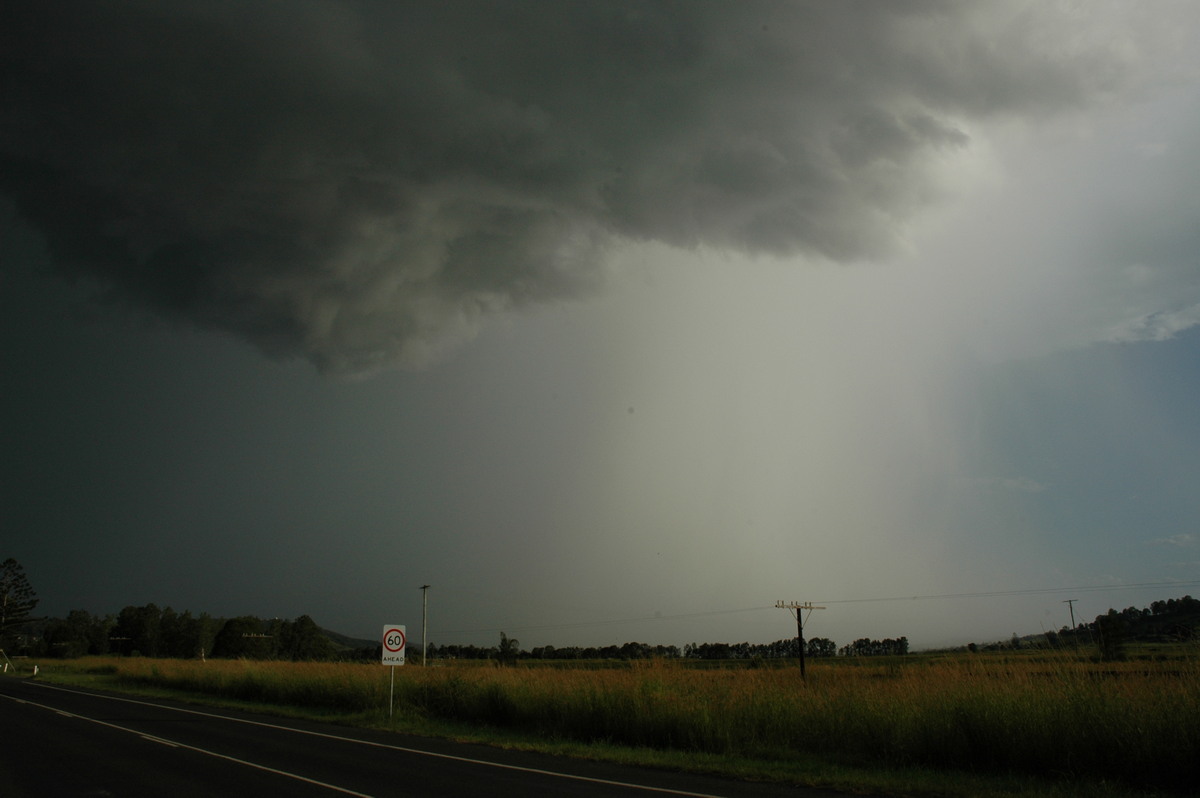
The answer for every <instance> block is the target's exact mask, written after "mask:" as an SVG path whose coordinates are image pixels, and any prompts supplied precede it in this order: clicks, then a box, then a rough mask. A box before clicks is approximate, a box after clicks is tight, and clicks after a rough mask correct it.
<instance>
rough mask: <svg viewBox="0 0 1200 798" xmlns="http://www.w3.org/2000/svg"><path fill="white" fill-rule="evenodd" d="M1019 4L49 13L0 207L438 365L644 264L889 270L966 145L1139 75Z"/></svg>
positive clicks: (224, 295)
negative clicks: (806, 257)
mask: <svg viewBox="0 0 1200 798" xmlns="http://www.w3.org/2000/svg"><path fill="white" fill-rule="evenodd" d="M1000 9H1001V11H1002V12H1003V13H1006V14H1008V15H1009V16H1010V17H1011V18H1009V19H999V20H997V19H979V18H978V16H979V14H981V13H993V12H994V11H995V10H996V9H995V8H992V9H991V11H988V10H986V9H985V10H984V11H980V9H979V7H964V5H963V4H958V3H937V2H920V3H865V4H860V3H821V4H808V3H798V2H780V3H776V2H736V3H734V2H730V3H702V2H680V3H670V2H659V3H624V2H621V3H607V2H576V3H560V2H541V3H539V2H519V3H513V2H448V3H411V4H410V3H393V2H379V3H370V2H358V3H354V2H320V1H319V0H311V1H310V2H302V1H301V0H288V1H287V2H241V3H218V2H186V1H185V0H175V1H174V2H170V3H162V2H158V1H157V0H154V1H153V2H98V1H97V0H89V2H81V3H68V2H48V3H28V4H23V5H22V6H21V7H20V8H19V9H18V10H12V9H9V10H7V11H6V12H5V22H4V24H3V25H2V26H0V44H2V47H0V52H2V55H0V59H2V61H0V69H2V70H3V73H2V80H3V82H2V84H0V85H2V87H3V94H4V101H3V103H2V105H0V190H2V191H3V192H4V193H6V194H7V195H9V196H10V197H11V198H12V199H13V201H14V202H15V203H16V204H17V207H18V208H19V209H20V211H21V212H22V214H23V215H24V216H25V217H26V218H27V219H28V220H29V221H30V222H31V223H32V224H33V225H35V226H36V227H37V228H38V229H40V230H41V231H42V232H43V234H44V235H45V237H46V240H47V244H48V246H49V248H50V250H51V252H52V254H53V255H54V257H55V259H56V260H57V262H58V263H59V264H60V265H61V266H62V268H63V269H64V270H66V271H69V272H71V273H75V274H79V275H84V276H87V277H89V278H91V279H93V280H94V281H95V282H96V283H97V284H98V285H100V286H103V287H104V288H105V289H106V290H108V291H110V292H111V293H112V295H113V296H116V297H120V298H124V299H132V300H134V301H135V302H137V303H140V304H144V305H146V306H149V307H151V308H153V309H154V310H156V311H157V312H160V313H163V314H166V315H178V316H182V317H183V318H186V319H189V320H192V321H194V322H196V323H198V324H200V325H203V326H208V327H212V328H218V329H225V330H230V331H233V332H235V333H237V334H239V335H241V336H243V337H245V338H247V339H249V340H251V341H252V342H254V343H255V344H256V345H258V346H259V347H261V348H262V349H264V350H265V351H267V352H270V353H272V354H276V355H280V356H294V355H299V356H303V357H306V358H308V359H310V360H312V361H313V362H314V363H316V364H317V365H318V366H319V367H320V368H323V369H327V370H333V371H356V370H368V369H371V368H373V367H376V366H379V365H384V364H388V363H393V362H419V361H421V360H423V359H424V358H426V357H427V356H428V355H429V354H430V353H431V352H432V351H434V350H435V349H436V347H437V345H438V344H439V342H443V341H445V340H447V339H454V338H455V337H457V336H461V335H464V334H468V333H469V332H470V331H471V329H472V328H473V326H474V325H475V324H476V323H477V322H478V319H479V318H481V317H482V316H483V315H485V314H487V313H489V312H495V311H499V310H505V309H509V308H513V307H520V306H522V305H525V304H528V303H535V302H542V301H547V300H552V299H555V298H562V297H571V296H577V295H580V294H581V293H584V292H586V291H587V290H589V289H590V288H591V287H593V286H594V283H595V282H596V281H597V277H596V275H597V273H598V269H597V264H598V263H599V259H600V257H601V256H602V255H603V252H604V250H605V248H606V246H608V245H610V244H611V243H613V242H615V241H620V240H623V239H624V240H651V241H659V242H665V243H668V244H672V245H678V246H697V245H706V246H713V247H718V248H728V249H735V250H739V251H745V252H769V253H777V254H785V253H793V252H811V253H817V254H821V255H824V256H828V257H832V258H837V259H854V258H859V257H866V256H871V255H874V254H878V253H880V252H883V251H886V250H887V249H888V247H889V246H890V245H891V244H892V243H893V242H894V240H895V238H896V236H897V235H898V231H899V229H900V225H901V224H902V223H903V221H904V220H905V218H906V217H907V216H908V215H909V214H910V213H911V212H912V211H913V210H915V209H916V208H917V207H919V206H920V205H921V204H922V203H924V202H926V201H927V200H928V196H929V193H930V189H931V185H930V183H929V180H928V179H927V178H926V177H925V174H926V172H927V169H926V167H927V161H928V160H929V159H930V157H931V156H932V155H935V154H936V153H938V152H939V151H943V150H946V149H953V148H959V147H962V146H964V145H966V144H967V143H968V137H967V135H966V133H965V132H964V130H963V126H964V125H965V124H966V123H969V122H970V121H971V120H973V119H975V118H978V117H980V116H987V115H994V114H1010V113H1013V114H1026V113H1042V112H1046V111H1049V110H1052V109H1057V108H1062V107H1064V106H1071V105H1076V104H1080V103H1084V102H1087V101H1089V100H1090V99H1091V98H1092V97H1093V96H1095V95H1096V94H1097V93H1098V92H1102V91H1104V90H1107V89H1109V88H1111V84H1113V82H1114V81H1116V80H1117V78H1116V77H1114V76H1115V75H1117V74H1118V70H1117V67H1118V66H1119V60H1118V59H1114V58H1110V57H1109V56H1108V55H1107V54H1106V53H1105V52H1104V51H1103V50H1088V49H1086V48H1083V49H1081V48H1079V47H1076V51H1075V52H1071V53H1069V54H1064V53H1067V51H1066V50H1065V49H1064V48H1063V47H1062V46H1060V45H1061V43H1060V42H1056V41H1054V36H1053V30H1054V27H1053V23H1050V22H1047V21H1046V20H1042V19H1037V20H1035V19H1032V18H1030V17H1028V16H1027V15H1023V14H1013V13H1011V12H1010V11H1009V10H1007V9H1006V7H1005V6H1001V7H1000ZM1048 26H1049V27H1048ZM1048 30H1049V31H1051V32H1050V33H1047V31H1048ZM1034 31H1036V32H1037V35H1033V34H1032V33H1031V32H1034ZM1039 41H1040V42H1042V43H1043V44H1044V45H1045V46H1044V47H1041V46H1039V45H1038V44H1037V42H1039Z"/></svg>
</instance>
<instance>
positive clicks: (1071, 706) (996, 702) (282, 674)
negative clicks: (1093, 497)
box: [42, 646, 1200, 793]
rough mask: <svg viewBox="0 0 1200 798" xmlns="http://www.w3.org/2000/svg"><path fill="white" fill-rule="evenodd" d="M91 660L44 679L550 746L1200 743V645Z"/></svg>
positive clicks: (1115, 773)
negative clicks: (737, 659)
mask: <svg viewBox="0 0 1200 798" xmlns="http://www.w3.org/2000/svg"><path fill="white" fill-rule="evenodd" d="M555 665H556V666H555V667H544V666H543V667H536V666H535V667H530V666H527V665H526V664H525V663H522V664H521V665H517V666H514V667H495V666H491V667H487V666H482V667H481V666H480V665H479V664H477V663H471V664H465V663H464V664H460V663H446V664H442V665H441V666H440V667H429V668H422V667H419V666H413V665H408V666H405V667H403V668H399V669H397V670H396V674H395V676H396V678H395V697H394V707H395V715H394V717H392V718H390V719H389V718H388V706H389V689H390V688H389V676H390V674H389V673H388V671H389V669H387V668H384V667H383V666H380V665H376V664H332V663H290V662H253V661H229V660H209V661H207V662H199V661H184V660H148V659H138V658H125V659H117V658H88V659H81V660H72V661H66V662H47V663H46V664H45V665H44V666H43V677H42V678H46V679H48V680H55V681H58V680H71V681H78V680H80V679H83V680H88V679H91V680H97V679H99V680H102V681H103V682H105V683H107V684H109V685H115V686H125V687H141V688H168V689H171V690H181V691H186V692H188V693H192V694H203V695H206V696H215V697H220V698H224V699H232V700H238V701H246V702H253V703H257V704H266V705H274V706H284V707H295V708H304V709H306V710H310V711H313V712H317V713H324V714H329V715H342V716H357V718H358V719H359V721H360V722H370V723H374V724H377V725H389V724H390V725H393V726H398V727H403V728H407V729H413V728H416V729H419V728H420V725H421V723H423V722H453V723H458V724H471V725H476V726H484V727H489V728H494V729H502V730H510V731H515V732H520V733H521V734H524V735H527V736H535V737H538V738H542V739H547V740H553V741H573V742H578V743H588V744H606V745H621V746H631V747H637V748H643V749H658V750H672V751H683V752H690V753H694V754H703V755H710V756H716V757H731V758H738V759H753V760H757V761H764V762H786V761H788V760H789V759H792V758H795V757H798V756H804V757H811V756H813V755H817V756H820V757H825V758H828V759H829V760H830V761H831V762H837V763H840V764H843V765H849V766H852V765H856V764H874V765H879V766H886V767H902V768H903V767H910V768H911V767H916V768H923V769H934V770H952V771H960V772H961V771H968V772H972V773H987V774H1009V775H1011V774H1021V775H1027V776H1030V777H1036V778H1039V779H1043V778H1045V779H1051V780H1058V781H1062V782H1064V783H1065V782H1078V781H1089V782H1099V781H1105V782H1112V783H1117V784H1121V785H1126V786H1128V787H1130V788H1144V789H1153V790H1163V791H1176V792H1180V793H1190V792H1191V791H1192V790H1194V788H1195V780H1196V775H1197V765H1196V762H1197V759H1196V756H1197V752H1200V652H1198V651H1197V649H1196V648H1193V647H1188V648H1185V647H1182V646H1161V647H1151V648H1146V647H1143V648H1139V649H1131V656H1130V658H1129V659H1127V660H1126V661H1122V662H1096V661H1093V660H1092V659H1091V658H1090V657H1088V656H1085V655H1080V654H1077V653H1071V652H1050V651H1013V652H1004V653H989V654H924V655H909V656H906V657H896V658H837V659H833V660H816V661H812V662H810V663H809V667H808V679H807V682H804V681H801V679H800V674H799V670H798V669H797V668H796V667H795V666H794V663H791V664H790V666H786V665H787V663H784V665H785V667H778V665H780V663H772V666H770V667H764V666H763V663H759V664H758V666H755V665H754V664H753V663H744V664H743V665H742V667H739V668H729V667H719V668H717V667H714V668H697V667H688V666H687V665H686V664H685V663H681V662H679V661H674V660H671V661H641V662H632V663H599V662H595V663H582V664H579V665H577V666H576V667H563V666H562V663H556V664H555Z"/></svg>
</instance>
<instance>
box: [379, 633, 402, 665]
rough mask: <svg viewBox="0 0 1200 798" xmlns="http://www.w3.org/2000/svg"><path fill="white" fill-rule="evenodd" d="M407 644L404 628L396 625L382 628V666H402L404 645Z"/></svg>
mask: <svg viewBox="0 0 1200 798" xmlns="http://www.w3.org/2000/svg"><path fill="white" fill-rule="evenodd" d="M407 642H408V637H407V636H406V635H405V634H404V627H403V626H397V625H396V624H388V625H386V626H384V627H383V664H384V665H403V664H404V645H405V643H407Z"/></svg>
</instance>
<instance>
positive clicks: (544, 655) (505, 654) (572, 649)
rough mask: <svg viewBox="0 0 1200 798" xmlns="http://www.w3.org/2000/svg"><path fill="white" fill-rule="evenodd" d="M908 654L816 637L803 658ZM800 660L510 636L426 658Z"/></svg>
mask: <svg viewBox="0 0 1200 798" xmlns="http://www.w3.org/2000/svg"><path fill="white" fill-rule="evenodd" d="M907 653H908V638H906V637H901V638H899V639H898V640H892V639H888V640H869V639H867V638H863V639H861V640H855V641H854V642H853V643H851V644H850V645H848V646H843V647H842V648H840V649H839V648H838V646H837V643H835V642H833V641H832V640H829V639H828V638H824V637H814V638H812V639H811V640H807V641H806V642H805V645H804V655H805V656H806V657H813V658H820V657H834V656H843V657H876V656H891V655H897V654H907ZM797 656H799V651H798V649H797V643H796V640H795V638H791V639H787V640H776V641H775V642H773V643H688V644H687V645H685V646H684V647H683V648H682V649H681V648H679V646H662V645H657V646H652V645H649V644H647V643H636V642H635V643H625V644H624V645H620V646H617V645H610V646H562V647H555V646H538V647H536V648H534V649H531V650H529V651H526V650H524V649H522V648H520V646H519V645H517V641H516V640H514V639H513V638H510V637H507V636H505V635H503V634H502V635H501V643H500V645H499V646H490V647H489V646H475V645H443V646H435V645H431V646H429V658H430V660H437V659H467V660H489V659H491V660H499V661H502V662H503V661H506V660H508V661H511V660H598V659H616V660H638V659H698V660H752V659H786V658H792V657H797Z"/></svg>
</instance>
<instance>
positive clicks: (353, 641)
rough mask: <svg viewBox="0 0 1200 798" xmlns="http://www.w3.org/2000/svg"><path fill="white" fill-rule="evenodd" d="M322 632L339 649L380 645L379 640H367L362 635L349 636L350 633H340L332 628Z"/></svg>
mask: <svg viewBox="0 0 1200 798" xmlns="http://www.w3.org/2000/svg"><path fill="white" fill-rule="evenodd" d="M321 634H323V635H325V636H326V637H328V638H329V640H330V642H332V643H333V644H334V645H335V646H337V647H338V648H339V649H345V650H355V649H360V648H377V647H378V646H379V641H378V640H366V639H364V638H361V637H349V636H348V635H344V634H340V633H338V632H334V631H332V630H330V629H321Z"/></svg>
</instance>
